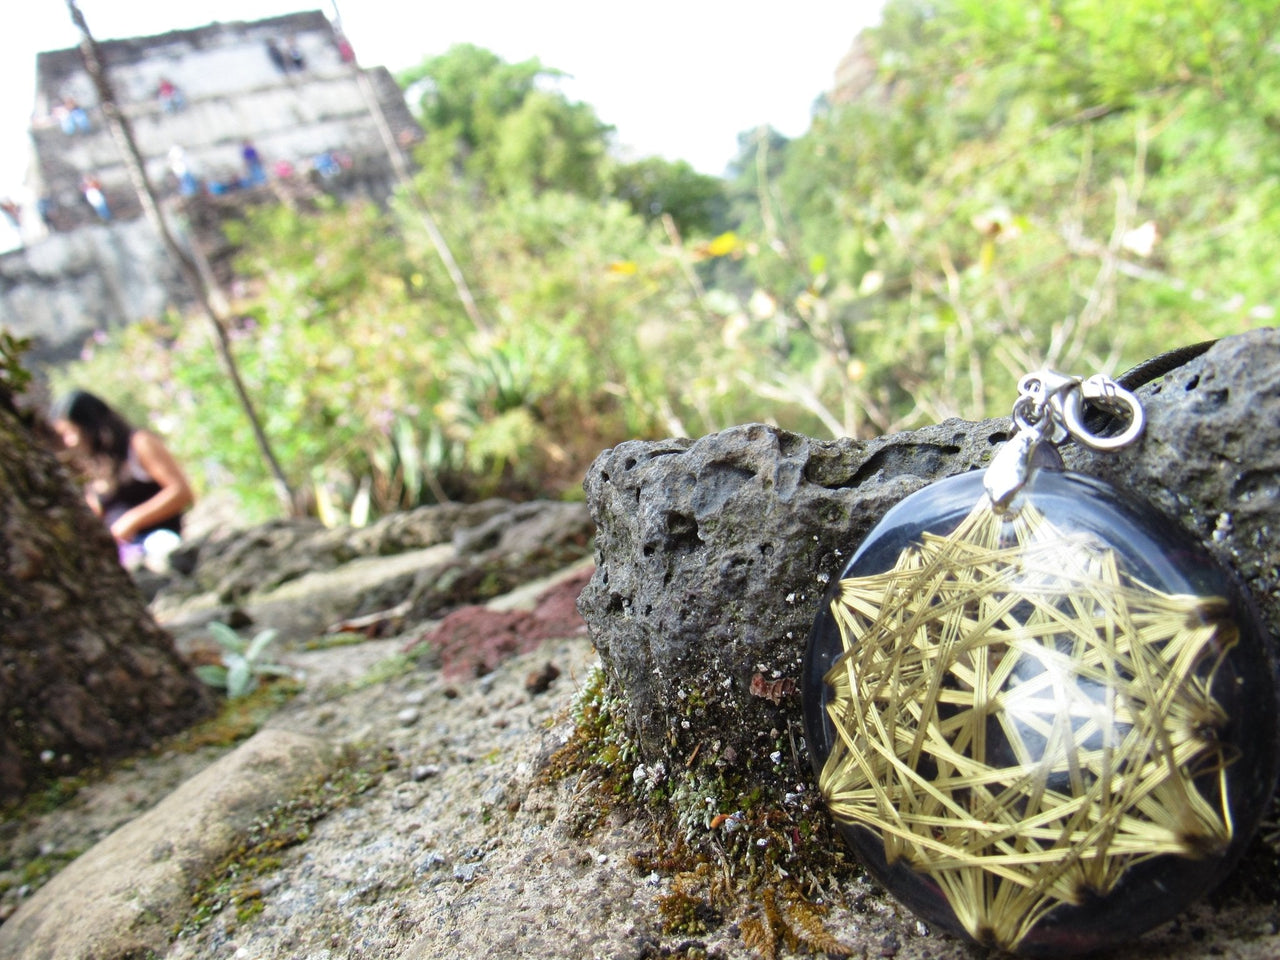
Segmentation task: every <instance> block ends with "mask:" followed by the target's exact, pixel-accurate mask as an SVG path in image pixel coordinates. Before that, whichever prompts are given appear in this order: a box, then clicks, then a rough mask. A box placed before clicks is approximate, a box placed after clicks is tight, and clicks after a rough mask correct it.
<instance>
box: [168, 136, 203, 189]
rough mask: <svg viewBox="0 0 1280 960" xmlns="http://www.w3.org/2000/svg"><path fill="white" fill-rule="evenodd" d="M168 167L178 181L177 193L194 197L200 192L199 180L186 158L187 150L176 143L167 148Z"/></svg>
mask: <svg viewBox="0 0 1280 960" xmlns="http://www.w3.org/2000/svg"><path fill="white" fill-rule="evenodd" d="M169 169H170V170H172V171H173V175H174V177H175V178H176V179H177V181H178V193H180V194H182V196H184V197H194V196H195V195H196V194H197V193H199V192H200V181H199V179H198V178H197V177H196V174H195V171H194V170H192V169H191V161H190V160H188V159H187V151H185V150H183V149H182V147H180V146H178V145H177V144H176V143H175V144H174V145H173V146H172V147H170V148H169Z"/></svg>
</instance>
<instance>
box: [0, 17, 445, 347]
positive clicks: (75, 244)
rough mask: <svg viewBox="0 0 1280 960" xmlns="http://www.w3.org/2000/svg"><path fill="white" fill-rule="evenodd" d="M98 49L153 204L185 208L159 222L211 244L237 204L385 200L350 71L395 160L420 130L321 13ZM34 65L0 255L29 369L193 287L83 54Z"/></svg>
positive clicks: (5, 313)
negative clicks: (8, 245) (15, 189)
mask: <svg viewBox="0 0 1280 960" xmlns="http://www.w3.org/2000/svg"><path fill="white" fill-rule="evenodd" d="M99 46H100V48H101V56H102V59H103V62H104V63H105V64H106V68H107V76H108V79H109V82H110V84H111V86H112V87H113V89H114V94H115V99H116V100H117V102H118V104H119V106H120V109H121V112H122V113H123V114H124V115H125V116H126V117H127V118H128V121H129V123H130V124H131V126H132V130H133V134H134V138H135V139H136V141H137V145H138V148H139V151H140V152H141V154H142V156H143V158H144V161H145V165H146V171H147V176H148V179H149V180H150V182H151V184H152V186H153V188H154V189H155V191H156V194H157V196H158V198H159V199H160V201H161V205H162V207H164V208H166V209H168V210H171V211H175V212H180V213H182V214H183V216H181V217H173V218H170V219H171V224H173V225H178V224H190V225H192V229H194V230H198V231H203V234H204V235H203V236H202V240H203V241H204V242H205V243H213V244H219V243H221V242H222V241H221V231H220V229H219V227H218V225H219V223H220V222H221V219H222V218H223V217H225V216H231V215H234V214H235V213H236V212H237V211H238V210H239V209H241V208H242V206H243V205H244V204H246V203H254V202H263V201H267V200H277V199H286V200H287V199H290V198H294V199H296V198H299V197H305V196H307V195H315V194H317V193H319V192H327V193H335V194H339V195H343V196H353V195H363V196H367V197H370V198H372V199H375V200H384V199H385V198H386V197H387V196H389V194H390V192H391V189H392V185H393V182H394V181H393V173H392V168H391V161H390V158H389V157H388V154H387V150H386V147H385V145H384V143H385V141H384V138H383V136H382V135H381V134H380V132H379V127H378V120H377V118H376V116H375V112H374V111H372V110H371V109H370V106H369V101H368V99H367V97H366V95H365V93H364V92H363V91H362V89H361V87H362V78H367V80H368V81H369V83H368V84H364V87H365V89H366V90H367V89H369V87H370V86H371V88H372V90H373V91H375V96H376V99H377V101H378V103H379V104H380V107H381V111H382V113H383V116H384V117H385V119H386V123H387V126H388V127H389V128H390V132H391V135H392V137H393V139H395V140H396V141H397V142H398V145H399V147H400V149H403V150H405V151H406V155H407V151H408V150H409V149H410V148H411V147H412V146H413V144H414V143H416V142H417V141H418V140H420V139H421V137H422V131H421V129H420V128H419V126H418V125H417V123H416V122H415V121H414V119H413V117H412V115H411V114H410V112H409V109H408V107H407V106H406V104H405V101H404V97H403V96H402V94H401V91H400V89H399V88H398V87H397V85H396V83H395V80H394V79H393V78H392V76H391V75H390V73H388V72H387V70H386V69H385V68H382V67H377V68H373V69H367V70H366V69H362V68H361V67H360V66H359V65H358V64H357V63H356V60H355V57H354V54H353V52H352V50H351V48H350V45H349V44H348V43H347V42H346V40H345V38H344V37H343V36H342V34H341V33H340V32H339V31H338V30H337V29H336V28H335V27H334V25H333V24H331V23H330V22H329V20H328V19H327V18H326V17H325V15H324V14H323V13H321V12H319V11H309V12H302V13H295V14H289V15H287V16H280V17H272V18H270V19H265V20H257V21H253V22H234V23H213V24H210V25H208V26H205V27H200V28H197V29H192V30H175V31H172V32H169V33H165V34H161V35H158V36H151V37H137V38H133V39H127V40H106V41H101V42H100V43H99ZM36 74H37V82H36V103H35V107H34V111H33V120H32V125H31V144H30V146H31V153H30V165H29V173H28V179H27V187H28V193H29V196H28V197H27V198H26V203H25V204H23V206H22V208H21V210H20V212H18V216H19V217H20V230H21V235H22V238H23V246H22V248H21V249H18V250H14V251H10V252H8V253H4V254H0V326H2V327H5V328H7V329H9V330H10V331H11V332H13V333H15V334H16V335H19V336H29V337H32V338H33V340H34V341H35V346H34V349H33V351H32V354H31V355H30V356H31V359H32V360H34V361H35V362H36V363H40V362H56V361H58V360H61V359H65V358H68V357H71V356H75V355H76V354H77V353H78V352H79V351H80V349H81V347H82V345H83V343H84V341H85V339H86V337H88V336H90V335H92V334H93V332H95V331H97V330H105V329H109V328H112V327H116V326H120V325H122V324H125V323H129V322H132V321H136V320H140V319H143V318H147V317H156V316H159V315H161V314H163V313H164V311H165V310H166V309H168V308H170V307H181V306H182V305H184V304H185V303H186V302H187V301H188V299H189V297H190V293H189V291H187V290H186V288H185V286H184V284H183V282H182V278H181V275H180V274H179V272H178V268H177V266H176V265H175V264H173V263H172V262H171V259H170V257H169V256H168V254H167V253H166V251H165V250H164V248H163V246H162V244H161V242H160V239H159V238H158V237H157V236H156V234H155V231H154V230H153V228H152V227H151V225H150V224H148V223H147V221H146V220H145V219H144V218H143V216H142V210H141V206H140V204H139V202H138V200H137V195H136V193H135V192H134V190H133V187H132V185H131V184H130V181H129V176H128V172H127V170H126V168H125V165H124V163H123V160H122V157H121V153H120V149H119V147H118V146H117V145H116V143H115V141H114V139H113V138H112V136H111V133H110V131H109V129H108V127H107V124H106V122H105V119H104V117H103V115H102V111H101V109H100V107H99V105H98V100H97V95H96V92H95V87H94V84H93V82H92V80H91V78H90V76H89V73H88V71H87V70H86V68H85V66H84V60H83V56H82V53H81V50H80V48H79V47H74V48H71V49H68V50H54V51H49V52H46V53H41V54H39V56H38V57H37V60H36ZM249 146H251V147H252V150H253V151H256V161H257V162H254V161H255V157H254V155H253V153H252V152H251V151H247V150H246V147H249Z"/></svg>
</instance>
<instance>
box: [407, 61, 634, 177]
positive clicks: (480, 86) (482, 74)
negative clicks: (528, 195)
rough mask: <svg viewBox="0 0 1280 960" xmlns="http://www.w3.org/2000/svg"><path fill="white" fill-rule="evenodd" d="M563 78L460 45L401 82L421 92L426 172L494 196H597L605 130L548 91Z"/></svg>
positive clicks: (588, 111)
mask: <svg viewBox="0 0 1280 960" xmlns="http://www.w3.org/2000/svg"><path fill="white" fill-rule="evenodd" d="M561 75H562V74H561V73H560V72H559V71H555V70H548V69H546V68H545V67H543V66H542V64H541V63H540V62H539V61H538V60H536V59H533V60H526V61H524V62H523V63H516V64H508V63H505V62H504V61H502V60H501V59H500V58H499V57H497V56H495V55H494V54H493V53H491V52H489V51H488V50H483V49H481V48H479V47H475V46H472V45H470V44H459V45H457V46H454V47H452V48H451V49H450V50H449V51H448V52H446V53H444V54H441V55H440V56H438V57H431V58H428V59H427V60H424V61H423V62H422V63H421V64H420V65H419V66H417V67H415V68H413V69H411V70H407V71H404V72H403V73H401V74H400V76H399V81H400V83H401V85H402V86H404V87H406V88H407V89H408V90H410V91H411V95H412V93H413V92H419V91H420V96H419V98H418V104H417V106H418V113H419V118H420V120H421V122H422V124H423V127H424V128H425V129H426V132H427V136H426V139H425V141H424V145H423V147H422V150H423V153H424V166H426V167H427V168H428V169H429V170H436V171H445V172H448V173H449V174H451V175H458V174H463V175H465V176H467V177H468V178H470V179H471V181H472V182H473V183H474V184H477V185H483V187H484V188H485V189H488V190H491V191H494V192H497V193H506V192H520V191H525V190H533V191H540V190H552V189H555V190H570V191H573V192H575V193H579V194H582V195H584V196H597V195H598V194H599V192H600V189H601V185H602V184H601V179H600V172H601V170H600V168H601V161H602V160H603V158H604V155H605V147H606V138H607V136H608V134H609V133H610V131H611V130H612V128H611V127H609V126H607V125H606V124H603V123H601V122H600V120H599V118H597V117H596V114H595V111H594V110H593V109H592V108H591V107H589V106H587V105H586V104H582V103H574V102H571V101H569V100H568V99H567V98H566V97H565V96H564V95H563V94H561V93H559V92H558V91H555V90H554V89H551V86H550V81H554V80H555V79H556V78H558V77H560V76H561Z"/></svg>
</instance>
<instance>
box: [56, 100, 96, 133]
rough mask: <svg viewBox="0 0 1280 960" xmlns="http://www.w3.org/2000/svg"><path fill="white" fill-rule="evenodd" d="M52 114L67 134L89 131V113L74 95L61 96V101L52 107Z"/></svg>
mask: <svg viewBox="0 0 1280 960" xmlns="http://www.w3.org/2000/svg"><path fill="white" fill-rule="evenodd" d="M53 115H54V116H55V117H56V118H57V120H58V123H59V125H60V126H61V127H62V132H63V133H65V134H66V135H67V136H72V135H74V134H77V133H88V132H89V114H87V113H86V112H85V109H84V107H82V106H80V104H79V103H77V102H76V99H75V97H63V98H62V103H60V104H58V105H57V106H56V107H54V108H53Z"/></svg>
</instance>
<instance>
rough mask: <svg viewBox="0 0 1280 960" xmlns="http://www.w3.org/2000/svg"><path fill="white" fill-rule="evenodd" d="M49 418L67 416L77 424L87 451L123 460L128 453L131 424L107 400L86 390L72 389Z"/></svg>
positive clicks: (118, 461) (60, 418)
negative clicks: (87, 448)
mask: <svg viewBox="0 0 1280 960" xmlns="http://www.w3.org/2000/svg"><path fill="white" fill-rule="evenodd" d="M49 419H51V420H55V421H56V420H67V421H70V422H71V423H74V424H75V425H76V426H77V427H79V428H80V432H81V433H82V434H83V435H84V440H85V443H86V444H87V445H88V447H89V452H90V453H91V454H93V455H94V456H97V457H110V458H111V460H112V461H113V462H115V463H123V462H124V461H125V460H126V459H128V457H129V437H130V436H132V434H133V427H132V426H131V425H130V423H129V421H128V420H126V419H125V418H124V417H122V416H120V414H118V413H116V412H115V411H114V410H112V409H111V407H109V406H108V405H107V403H106V401H104V400H102V399H100V398H99V397H96V396H94V395H93V394H92V393H89V391H87V390H73V391H71V393H69V394H67V395H66V396H65V397H63V398H62V399H61V400H60V401H59V402H58V403H57V404H56V405H55V406H54V408H53V410H52V411H51V413H50V417H49Z"/></svg>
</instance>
